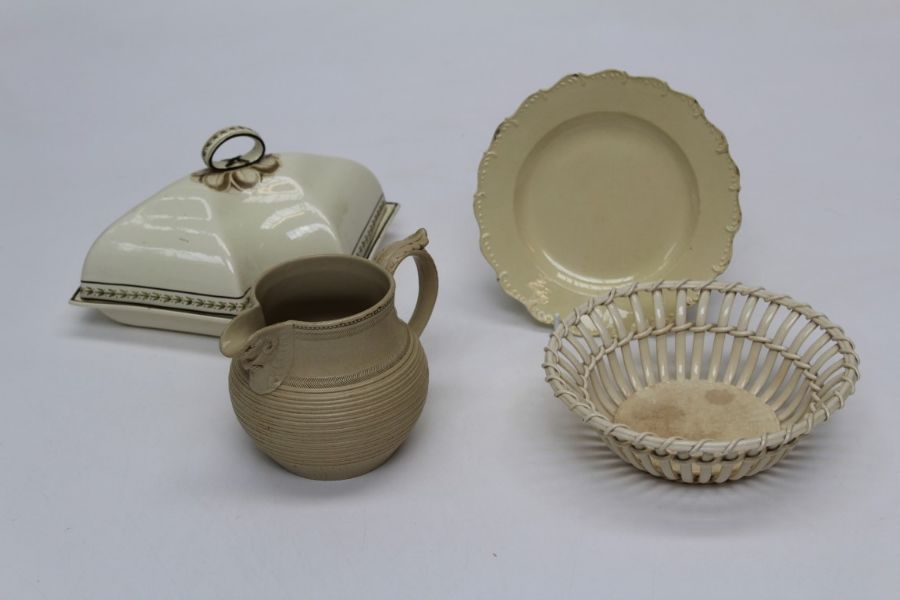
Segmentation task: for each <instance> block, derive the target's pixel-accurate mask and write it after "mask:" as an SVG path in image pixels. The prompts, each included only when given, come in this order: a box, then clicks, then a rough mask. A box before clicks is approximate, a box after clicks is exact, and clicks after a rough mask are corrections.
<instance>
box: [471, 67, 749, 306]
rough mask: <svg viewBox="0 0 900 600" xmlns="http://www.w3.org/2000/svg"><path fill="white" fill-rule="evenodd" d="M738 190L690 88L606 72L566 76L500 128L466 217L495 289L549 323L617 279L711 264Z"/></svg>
mask: <svg viewBox="0 0 900 600" xmlns="http://www.w3.org/2000/svg"><path fill="white" fill-rule="evenodd" d="M739 189H740V182H739V174H738V169H737V167H736V166H735V164H734V162H733V161H732V159H731V157H730V156H729V153H728V144H727V142H726V141H725V137H724V136H723V135H722V132H720V131H719V130H718V129H717V128H716V127H715V126H713V125H712V124H711V123H710V122H709V121H708V120H707V119H706V117H705V115H704V113H703V109H702V108H701V107H700V105H699V104H698V103H697V101H696V100H695V99H694V98H692V97H690V96H687V95H685V94H682V93H679V92H676V91H674V90H672V89H671V88H669V86H668V85H667V84H665V83H664V82H662V81H660V80H658V79H653V78H650V77H631V76H629V75H628V74H626V73H624V72H622V71H603V72H600V73H596V74H594V75H581V74H575V75H568V76H566V77H564V78H563V79H561V80H560V81H559V82H558V83H557V84H556V85H554V86H553V87H552V88H550V89H549V90H541V91H539V92H537V93H535V94H533V95H531V96H529V97H528V98H527V99H526V100H525V101H524V102H523V103H522V105H521V106H520V107H519V109H518V110H517V111H516V113H515V114H514V115H513V116H512V117H510V118H508V119H506V120H505V121H504V122H503V123H501V124H500V126H499V127H498V128H497V131H496V133H495V135H494V138H493V140H492V142H491V145H490V147H489V148H488V150H487V152H485V154H484V157H483V159H482V161H481V165H480V167H479V170H478V191H477V193H476V195H475V214H476V218H477V219H478V224H479V227H480V230H481V248H482V253H483V254H484V256H485V258H486V259H487V260H488V262H489V263H490V264H491V266H493V268H494V270H495V271H496V273H497V279H498V281H499V282H500V284H501V286H502V287H503V289H504V291H506V292H507V293H508V294H509V295H510V296H512V297H513V298H515V299H517V300H519V301H520V302H521V303H522V304H524V305H525V306H526V307H527V308H528V311H529V312H530V313H531V315H532V316H534V318H536V319H537V320H538V321H541V322H543V323H552V322H553V318H554V315H556V314H566V313H568V312H569V311H570V310H571V309H572V308H573V307H575V306H577V305H579V304H581V303H582V302H584V301H585V300H586V299H587V298H590V297H592V296H597V295H600V294H602V293H604V292H607V291H609V290H610V289H613V288H616V287H619V286H624V285H629V284H632V283H636V282H639V281H648V280H656V279H710V278H713V277H716V276H717V275H718V274H720V273H722V272H723V271H724V270H725V268H726V267H727V266H728V263H729V262H730V260H731V249H732V239H733V238H734V235H735V233H736V232H737V230H738V228H739V226H740V221H741V212H740V206H739V204H738V190H739ZM669 300H674V298H671V299H669Z"/></svg>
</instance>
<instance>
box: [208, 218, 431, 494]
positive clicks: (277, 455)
mask: <svg viewBox="0 0 900 600" xmlns="http://www.w3.org/2000/svg"><path fill="white" fill-rule="evenodd" d="M427 243H428V238H427V236H426V233H425V230H424V229H420V230H419V231H418V232H417V233H415V234H414V235H412V236H410V237H409V238H407V239H405V240H402V241H400V242H396V243H394V244H392V245H390V246H388V247H387V248H385V249H384V250H383V251H382V252H380V253H379V254H378V256H377V257H376V258H375V260H374V262H373V261H369V260H366V259H364V258H360V257H353V256H346V255H321V256H312V257H307V258H300V259H297V260H293V261H290V262H287V263H285V264H282V265H280V266H277V267H275V268H273V269H271V270H269V271H267V272H266V273H265V274H264V275H263V276H262V277H261V278H260V280H259V281H258V282H257V283H256V285H255V286H254V287H253V291H252V296H251V306H250V307H249V308H247V309H245V310H244V311H243V312H241V314H240V315H238V316H237V317H236V318H235V319H234V320H233V321H232V322H231V323H230V324H229V325H228V327H227V328H226V329H225V331H224V332H223V334H222V337H221V338H220V348H221V350H222V353H223V354H224V355H225V356H228V357H231V358H232V359H233V360H232V363H231V371H230V375H229V379H228V382H229V390H230V392H231V401H232V405H233V407H234V412H235V414H236V415H237V417H238V420H239V421H240V423H241V425H242V426H243V427H244V429H245V430H246V431H247V433H248V434H249V435H250V437H251V438H253V441H254V442H255V443H256V445H257V446H258V447H259V448H260V449H261V450H262V451H263V452H265V453H266V454H267V455H269V456H270V457H271V458H272V459H274V460H275V461H276V462H278V463H279V464H280V465H282V466H283V467H284V468H286V469H288V470H289V471H291V472H293V473H296V474H298V475H302V476H304V477H309V478H312V479H346V478H349V477H355V476H357V475H361V474H363V473H366V472H368V471H370V470H372V469H374V468H375V467H377V466H379V465H380V464H382V463H383V462H384V461H386V460H387V459H388V458H389V457H390V456H391V455H392V454H393V453H394V451H395V450H396V449H397V448H398V447H399V446H400V444H402V443H403V441H404V440H405V439H406V437H407V436H408V435H409V432H410V430H411V429H412V427H413V424H414V423H415V422H416V420H417V419H418V417H419V413H420V412H421V410H422V406H423V404H424V402H425V396H426V394H427V391H428V364H427V362H426V359H425V352H424V351H423V349H422V346H421V344H420V343H419V336H420V335H421V334H422V331H423V330H424V328H425V325H426V324H427V323H428V319H429V317H430V316H431V311H432V308H433V307H434V303H435V300H436V298H437V285H438V284H437V270H436V268H435V265H434V262H433V260H432V259H431V256H430V255H429V254H428V252H427V251H426V250H425V246H426V245H427ZM409 256H411V257H413V258H414V259H415V261H416V265H417V267H418V273H419V295H418V301H417V303H416V308H415V310H414V311H413V315H412V317H411V318H410V321H409V324H406V323H404V322H403V321H401V320H400V319H399V318H398V317H397V311H396V309H395V307H394V278H393V275H392V274H393V272H394V270H395V269H396V268H397V265H399V264H400V262H401V261H402V260H403V259H404V258H406V257H409Z"/></svg>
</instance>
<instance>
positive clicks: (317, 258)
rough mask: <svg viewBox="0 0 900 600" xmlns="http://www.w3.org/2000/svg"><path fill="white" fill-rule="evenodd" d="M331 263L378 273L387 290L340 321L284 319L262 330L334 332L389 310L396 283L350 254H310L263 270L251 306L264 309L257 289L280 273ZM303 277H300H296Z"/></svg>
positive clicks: (372, 263)
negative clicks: (279, 327) (284, 326)
mask: <svg viewBox="0 0 900 600" xmlns="http://www.w3.org/2000/svg"><path fill="white" fill-rule="evenodd" d="M329 261H333V262H335V263H338V262H341V263H345V264H354V265H356V266H358V267H361V268H362V269H368V270H371V271H373V272H377V273H379V274H380V275H381V276H382V277H383V278H384V280H385V282H386V283H387V289H386V290H385V292H384V293H383V294H382V295H381V297H380V298H379V299H378V300H377V301H375V302H374V303H372V304H370V305H369V306H368V307H366V308H365V309H363V310H361V311H358V312H354V313H352V314H348V315H345V316H343V317H339V318H336V319H327V320H321V321H319V320H316V321H310V320H304V319H284V320H280V321H276V322H273V323H268V322H266V324H265V327H271V326H274V325H281V324H291V325H292V326H294V327H298V328H303V329H313V330H315V329H335V328H339V327H346V326H348V325H353V324H355V323H360V322H362V321H366V320H368V319H370V318H372V317H374V316H376V315H377V314H379V313H381V312H382V311H384V309H385V308H388V307H389V306H391V305H392V304H393V298H394V294H395V290H396V282H395V280H394V277H393V275H392V274H391V273H390V272H389V271H388V270H387V269H386V268H384V267H383V266H382V265H380V264H378V263H377V262H375V261H373V260H370V259H368V258H364V257H361V256H354V255H352V254H338V253H328V254H313V255H310V256H301V257H298V258H294V259H291V260H288V261H285V262H282V263H279V264H277V265H275V266H273V267H270V268H268V269H266V270H265V271H264V272H263V273H262V274H261V275H260V277H259V278H258V279H257V280H256V282H255V283H254V284H253V286H252V288H251V291H250V293H251V298H252V300H253V303H254V304H255V305H257V306H259V307H260V308H262V306H263V300H261V299H260V297H259V295H260V288H261V287H264V286H265V285H266V284H267V283H270V282H271V281H272V279H273V278H274V277H276V276H277V275H278V274H279V273H281V272H284V271H288V272H289V271H291V270H294V269H298V268H302V266H304V265H310V264H314V263H317V262H329ZM299 276H302V275H299ZM263 312H265V311H264V309H263Z"/></svg>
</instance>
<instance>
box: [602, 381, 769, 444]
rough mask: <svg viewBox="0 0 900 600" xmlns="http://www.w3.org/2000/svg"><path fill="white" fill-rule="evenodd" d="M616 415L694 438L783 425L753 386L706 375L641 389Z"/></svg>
mask: <svg viewBox="0 0 900 600" xmlns="http://www.w3.org/2000/svg"><path fill="white" fill-rule="evenodd" d="M615 421H616V422H617V423H624V424H625V425H627V426H629V427H631V428H632V429H634V430H636V431H650V432H652V433H655V434H657V435H659V436H662V437H670V436H677V437H682V438H686V439H691V440H704V439H709V440H733V439H736V438H743V437H756V436H760V435H762V434H763V433H765V432H775V431H779V430H780V429H781V427H780V425H779V423H778V417H776V415H775V412H774V411H773V410H772V409H771V408H770V407H769V406H768V405H767V404H766V403H764V402H763V401H762V400H760V399H759V398H757V397H756V396H754V395H753V394H751V393H750V392H748V391H746V390H744V389H742V388H739V387H736V386H733V385H728V384H724V383H717V382H711V381H702V380H681V381H665V382H662V383H656V384H654V385H651V386H649V387H646V388H644V389H642V390H638V391H637V392H635V393H634V394H632V395H631V396H629V397H628V398H626V399H625V401H624V402H622V404H620V405H619V408H618V410H616V414H615Z"/></svg>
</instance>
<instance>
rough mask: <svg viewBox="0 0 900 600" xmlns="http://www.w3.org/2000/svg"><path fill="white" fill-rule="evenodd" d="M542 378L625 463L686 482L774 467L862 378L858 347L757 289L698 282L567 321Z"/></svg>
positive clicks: (672, 285)
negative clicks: (672, 300) (857, 352)
mask: <svg viewBox="0 0 900 600" xmlns="http://www.w3.org/2000/svg"><path fill="white" fill-rule="evenodd" d="M672 295H674V297H675V301H674V306H675V311H674V313H670V312H669V310H670V308H671V303H670V301H669V299H670V298H671V296H672ZM691 297H696V298H697V302H696V304H695V305H693V306H691V307H689V306H688V305H689V301H688V299H689V298H691ZM667 309H669V310H667ZM608 323H612V324H613V326H612V327H610V326H609V325H608ZM543 366H544V371H545V374H546V380H547V382H548V383H549V384H550V386H551V387H552V388H553V392H554V394H555V395H556V397H557V398H559V399H560V400H562V402H563V403H564V404H566V406H568V407H569V409H570V410H571V411H572V412H574V413H575V414H577V415H578V416H579V417H581V418H582V419H583V420H584V422H585V423H587V424H588V425H590V426H591V427H592V428H594V429H595V430H596V431H597V432H598V433H599V434H600V436H601V438H602V439H603V441H604V442H605V443H606V444H607V445H608V446H609V447H610V448H612V450H613V451H614V452H615V453H616V454H617V455H618V456H619V457H620V458H622V459H623V460H625V461H626V462H628V463H630V464H632V465H633V466H635V467H637V468H638V469H640V470H642V471H646V472H647V473H650V474H651V475H654V476H656V477H662V478H666V479H670V480H674V481H683V482H686V483H722V482H726V481H735V480H737V479H741V478H742V477H747V476H751V475H754V474H756V473H759V472H761V471H764V470H766V469H768V468H769V467H771V466H773V465H774V464H775V463H777V462H778V461H779V460H781V459H782V458H783V457H784V456H785V455H786V454H787V453H788V452H789V451H790V450H791V449H792V448H793V447H794V445H795V444H796V443H797V442H798V441H799V440H800V439H801V438H802V437H804V436H805V435H807V434H808V433H810V432H811V431H812V430H813V429H814V428H815V427H816V426H817V425H819V424H820V423H822V422H823V421H826V420H828V419H829V418H830V417H831V416H832V415H833V414H834V412H835V411H837V410H838V409H840V408H842V407H843V406H844V403H845V402H846V400H847V398H848V397H849V396H850V395H851V394H852V393H853V390H854V386H855V384H856V382H857V380H858V379H859V358H858V356H857V354H856V352H855V350H854V346H853V342H851V341H850V339H848V338H847V337H846V336H845V335H844V332H843V330H842V329H841V328H840V327H838V326H837V325H835V324H834V323H833V322H831V321H830V320H829V319H828V318H827V317H826V316H825V315H824V314H822V313H820V312H818V311H816V310H814V309H812V308H811V307H810V306H809V305H807V304H802V303H800V302H797V301H796V300H793V299H792V298H790V297H788V296H785V295H782V294H775V293H773V292H769V291H766V290H764V289H762V288H758V287H748V286H745V285H742V284H740V283H720V282H699V281H661V282H655V283H641V284H633V285H631V286H628V287H624V288H618V289H616V290H613V291H611V292H609V293H608V294H607V295H605V296H602V297H599V298H594V299H591V300H590V301H588V302H587V303H585V304H583V305H581V306H580V307H578V308H576V309H575V311H574V312H573V313H571V314H570V315H569V316H568V317H566V318H565V319H563V320H561V321H560V322H558V324H557V325H556V327H555V329H554V331H553V333H552V334H551V335H550V341H549V343H548V345H547V347H546V349H545V361H544V365H543Z"/></svg>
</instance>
